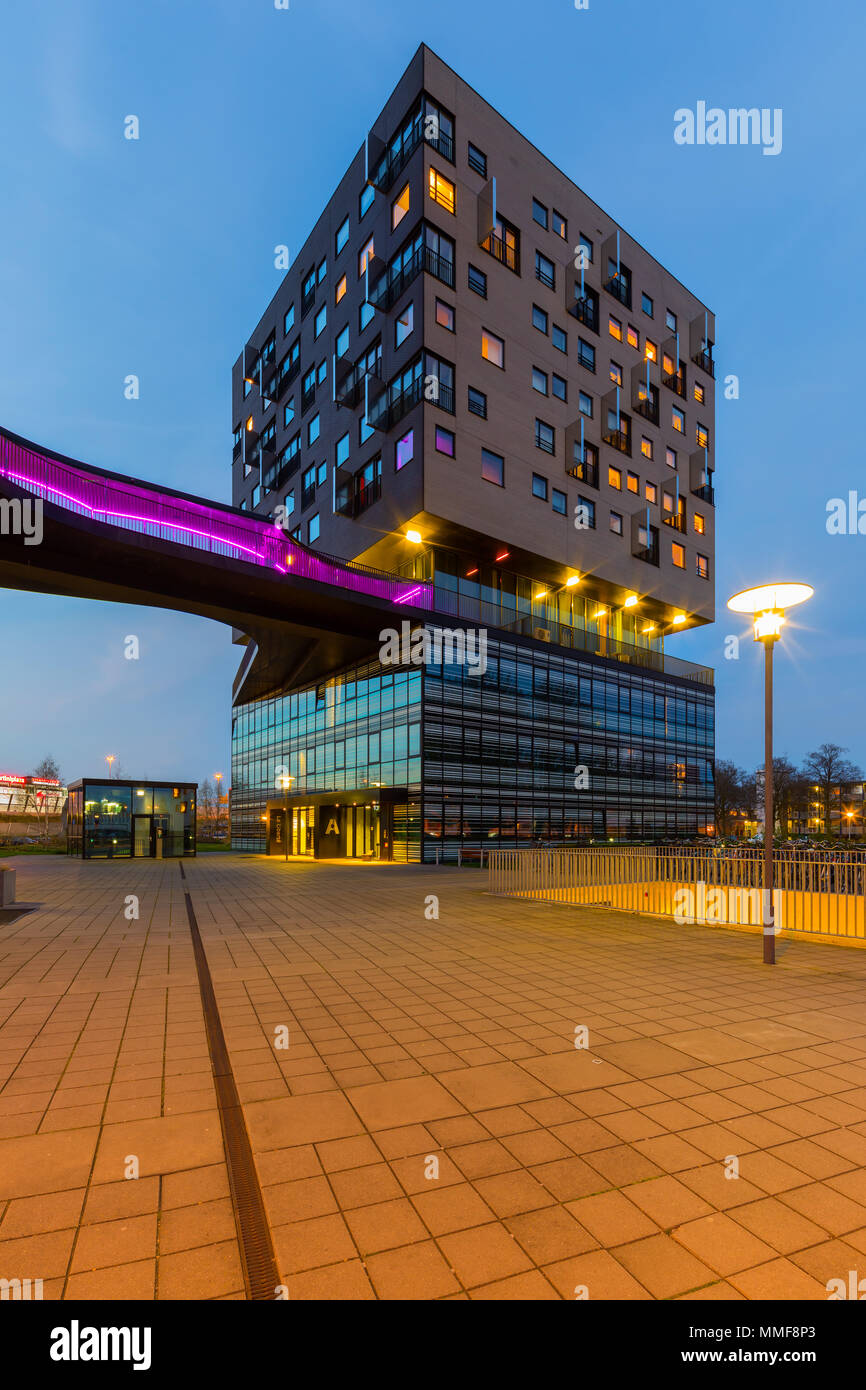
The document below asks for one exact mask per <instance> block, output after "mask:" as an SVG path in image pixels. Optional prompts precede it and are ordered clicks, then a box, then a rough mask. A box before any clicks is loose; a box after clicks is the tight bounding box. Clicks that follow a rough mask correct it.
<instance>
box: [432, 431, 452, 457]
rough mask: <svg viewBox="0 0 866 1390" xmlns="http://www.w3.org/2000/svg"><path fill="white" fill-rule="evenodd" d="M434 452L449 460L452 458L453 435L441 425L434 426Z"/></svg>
mask: <svg viewBox="0 0 866 1390" xmlns="http://www.w3.org/2000/svg"><path fill="white" fill-rule="evenodd" d="M436 451H437V453H440V454H447V455H448V457H449V458H452V459H453V457H454V435H453V434H452V433H451V431H450V430H446V429H443V427H442V426H441V425H437V426H436Z"/></svg>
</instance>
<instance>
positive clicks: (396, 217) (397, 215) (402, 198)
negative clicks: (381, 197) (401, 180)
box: [391, 183, 409, 232]
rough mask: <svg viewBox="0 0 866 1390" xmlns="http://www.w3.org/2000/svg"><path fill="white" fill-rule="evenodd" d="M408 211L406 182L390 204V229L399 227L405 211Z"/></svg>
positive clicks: (407, 186) (407, 187) (393, 229)
mask: <svg viewBox="0 0 866 1390" xmlns="http://www.w3.org/2000/svg"><path fill="white" fill-rule="evenodd" d="M408 211H409V185H408V183H407V184H405V185H404V187H403V188H401V190H400V192H399V193H398V194H397V197H396V198H395V199H394V201H393V203H392V204H391V231H392V232H393V231H395V230H396V229H397V227H399V225H400V223H401V222H402V221H403V218H404V217H405V216H406V213H407V212H408Z"/></svg>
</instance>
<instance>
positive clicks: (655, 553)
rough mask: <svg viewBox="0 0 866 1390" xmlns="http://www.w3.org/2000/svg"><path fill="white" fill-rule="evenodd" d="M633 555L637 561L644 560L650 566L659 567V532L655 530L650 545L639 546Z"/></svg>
mask: <svg viewBox="0 0 866 1390" xmlns="http://www.w3.org/2000/svg"><path fill="white" fill-rule="evenodd" d="M632 555H633V556H634V558H635V559H636V560H643V561H645V563H646V564H648V565H656V566H658V562H659V538H658V532H657V531H656V530H655V528H653V534H652V537H651V540H650V544H649V545H643V546H642V545H637V546H636V547H635V549H634V550H632Z"/></svg>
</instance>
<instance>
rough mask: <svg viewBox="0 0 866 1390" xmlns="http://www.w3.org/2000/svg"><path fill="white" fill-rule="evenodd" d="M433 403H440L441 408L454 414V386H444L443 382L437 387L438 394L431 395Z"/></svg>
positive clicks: (431, 402)
mask: <svg viewBox="0 0 866 1390" xmlns="http://www.w3.org/2000/svg"><path fill="white" fill-rule="evenodd" d="M430 404H431V405H438V407H439V409H440V410H445V411H447V412H448V414H449V415H453V414H454V388H453V387H452V386H443V385H442V384H441V382H440V383H439V384H438V385H437V387H436V394H435V395H434V396H431V397H430Z"/></svg>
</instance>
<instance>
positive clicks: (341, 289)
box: [334, 275, 349, 304]
mask: <svg viewBox="0 0 866 1390" xmlns="http://www.w3.org/2000/svg"><path fill="white" fill-rule="evenodd" d="M348 288H349V282H348V280H347V279H346V277H345V275H341V276H340V278H339V280H338V281H337V288H336V289H335V290H334V303H335V304H339V302H340V300H341V299H342V298H343V295H344V294H345V293H346V290H347V289H348Z"/></svg>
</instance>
